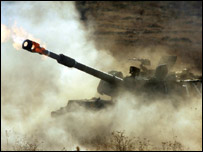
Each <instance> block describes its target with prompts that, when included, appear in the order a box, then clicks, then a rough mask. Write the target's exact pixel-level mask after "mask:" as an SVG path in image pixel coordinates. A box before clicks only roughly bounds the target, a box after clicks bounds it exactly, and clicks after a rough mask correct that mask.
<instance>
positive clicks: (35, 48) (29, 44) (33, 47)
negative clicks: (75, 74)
mask: <svg viewBox="0 0 203 152" xmlns="http://www.w3.org/2000/svg"><path fill="white" fill-rule="evenodd" d="M22 48H23V49H25V50H27V51H29V52H32V53H39V54H41V55H46V56H49V57H50V58H53V59H55V60H57V62H58V63H60V64H63V65H64V66H67V67H70V68H72V67H74V68H76V69H78V70H81V71H83V72H86V73H88V74H90V75H93V76H95V77H97V78H99V79H102V80H104V81H107V82H110V83H114V82H122V81H123V79H121V78H119V77H117V76H114V75H111V74H108V73H105V72H102V71H99V70H96V69H94V68H91V67H88V66H86V65H84V64H81V63H79V62H77V61H75V60H74V59H73V58H70V57H68V56H65V55H63V54H59V55H58V54H55V53H53V52H51V51H48V50H46V49H45V48H43V47H40V45H39V44H38V43H36V42H34V41H31V40H28V39H27V40H25V41H24V42H23V44H22Z"/></svg>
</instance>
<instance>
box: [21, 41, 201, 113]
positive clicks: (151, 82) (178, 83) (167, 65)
mask: <svg viewBox="0 0 203 152" xmlns="http://www.w3.org/2000/svg"><path fill="white" fill-rule="evenodd" d="M22 48H23V49H25V50H27V51H29V52H32V53H39V54H40V55H46V56H48V57H50V58H52V59H55V60H56V61H57V62H58V63H59V64H62V65H64V66H66V67H69V68H76V69H78V70H80V71H82V72H85V73H87V74H89V75H92V76H94V77H97V78H98V79H100V82H99V85H98V87H97V92H98V93H99V94H100V95H107V96H110V97H111V100H103V99H100V98H92V99H84V100H69V101H68V104H67V106H65V107H62V108H60V109H59V110H56V111H53V112H52V113H51V115H52V116H53V117H56V116H60V115H63V114H65V113H67V112H72V111H75V110H77V109H78V107H84V108H86V109H88V110H101V109H104V108H107V107H111V106H112V105H114V103H115V101H114V98H115V97H116V96H118V95H119V94H120V93H121V92H130V93H132V94H133V95H135V96H143V94H144V95H145V96H146V97H149V98H150V99H152V98H157V97H164V98H165V97H170V95H171V94H172V93H176V94H179V95H181V97H188V96H189V95H190V90H195V92H197V94H199V95H201V92H202V91H201V87H199V85H197V84H199V83H202V77H191V78H190V79H188V78H187V79H184V78H183V77H180V76H178V75H177V73H175V72H171V68H172V67H173V65H174V64H175V62H176V59H177V57H176V56H164V57H162V58H161V59H160V62H159V64H158V65H157V67H156V68H155V69H153V70H149V69H147V68H146V67H145V66H146V65H150V61H149V60H147V59H136V58H134V59H133V60H137V61H140V62H141V67H140V68H138V67H135V66H130V70H129V73H130V75H129V76H125V77H124V76H123V73H122V72H120V71H115V70H113V71H109V72H103V71H100V70H97V69H94V68H92V67H90V66H86V65H84V64H82V63H79V62H77V61H76V60H75V59H73V58H71V57H68V56H65V55H63V54H59V55H58V54H55V53H53V52H51V51H48V50H46V49H45V48H42V47H40V45H39V44H38V43H36V42H33V41H31V40H28V39H27V40H25V41H24V42H23V44H22ZM188 86H190V87H188ZM200 86H201V85H200ZM194 88H195V89H194Z"/></svg>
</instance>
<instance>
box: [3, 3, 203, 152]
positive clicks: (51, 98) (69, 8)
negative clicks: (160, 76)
mask: <svg viewBox="0 0 203 152" xmlns="http://www.w3.org/2000/svg"><path fill="white" fill-rule="evenodd" d="M1 4H2V5H1V17H2V20H1V21H2V23H1V39H2V40H1V64H2V66H1V73H2V74H1V110H2V111H1V147H2V149H4V150H7V149H9V148H11V147H15V145H16V142H17V140H16V139H17V138H18V137H19V138H23V137H25V136H26V137H27V140H29V141H31V142H32V141H33V140H35V139H36V140H37V141H39V142H43V143H42V144H40V148H41V149H43V150H62V148H63V147H65V148H67V149H69V150H73V149H74V148H75V147H76V146H77V145H81V146H83V147H84V149H85V148H87V147H85V144H87V145H88V144H89V145H91V141H93V140H94V139H97V138H100V137H104V136H106V137H108V136H109V135H110V134H111V132H112V131H115V130H125V131H126V133H127V135H128V136H139V137H143V138H144V137H146V138H149V139H151V140H152V141H153V142H155V143H160V142H162V141H163V140H172V139H173V137H174V136H177V138H178V140H179V141H180V142H181V143H183V144H184V145H186V147H189V148H190V149H192V150H200V149H201V147H202V145H201V143H202V136H201V135H202V132H201V131H202V125H201V124H202V115H201V111H202V102H201V98H198V99H196V98H194V99H192V100H191V101H188V102H187V104H186V103H185V102H184V103H183V102H182V101H180V106H179V107H178V108H177V107H174V105H173V104H172V103H171V102H170V101H165V100H164V101H153V102H152V103H151V104H140V101H139V99H137V98H136V97H134V96H133V95H131V94H121V95H120V96H119V97H117V104H116V105H115V107H113V108H112V109H106V110H102V111H98V112H90V111H86V110H85V109H83V110H80V111H78V112H73V113H71V114H69V115H64V116H62V117H59V118H57V119H55V118H51V117H50V113H51V111H53V110H56V109H58V108H59V107H61V106H65V105H66V104H67V101H68V100H69V99H84V98H86V99H88V98H92V97H94V96H97V92H96V87H97V85H98V83H99V80H98V79H97V78H94V77H92V76H89V75H87V74H85V73H83V72H80V71H77V70H75V69H69V68H66V67H64V66H61V65H59V64H58V63H57V62H56V61H53V60H52V59H49V58H42V57H41V56H39V55H38V54H31V53H29V52H27V51H24V50H22V49H20V48H19V46H20V45H19V44H21V43H22V41H23V40H24V39H27V38H30V39H33V40H35V41H37V42H40V43H41V44H42V45H43V46H45V47H46V48H47V49H48V50H50V51H53V52H55V53H57V54H60V53H63V54H65V55H67V56H70V57H73V58H75V59H76V60H77V61H79V62H81V63H84V64H86V65H89V66H92V67H94V68H97V69H100V70H103V71H108V70H111V69H115V70H123V69H124V67H127V65H128V64H123V65H122V62H120V63H119V62H118V61H116V60H115V59H114V57H113V56H111V55H110V54H109V53H108V51H106V50H105V51H103V50H97V49H96V47H95V45H94V41H92V40H90V39H88V34H90V33H91V32H92V30H93V29H87V28H85V27H83V25H82V24H81V23H80V21H79V20H80V16H79V14H78V12H77V11H76V9H75V4H74V2H1ZM157 50H159V49H157ZM145 52H147V50H146V51H145ZM146 54H147V53H146ZM156 57H157V56H156ZM155 60H156V59H155ZM120 65H122V66H120ZM124 72H126V69H125V71H124ZM127 72H128V71H127ZM127 72H126V73H127ZM137 105H139V106H137ZM138 107H139V108H138ZM33 142H34V141H33ZM91 146H94V145H91Z"/></svg>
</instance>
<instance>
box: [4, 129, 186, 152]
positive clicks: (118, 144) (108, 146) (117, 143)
mask: <svg viewBox="0 0 203 152" xmlns="http://www.w3.org/2000/svg"><path fill="white" fill-rule="evenodd" d="M6 138H7V143H6V146H1V150H2V151H43V150H45V149H43V148H42V147H41V144H43V143H42V142H39V141H38V140H36V139H34V140H33V139H31V140H29V139H30V138H29V139H28V138H26V137H24V138H22V139H20V138H17V139H16V142H15V144H14V145H11V143H9V135H8V133H7V132H6ZM87 142H89V141H87ZM87 145H88V146H87V148H86V150H96V151H104V150H106V151H185V150H189V149H188V148H186V147H184V146H183V145H182V144H181V143H180V142H178V141H177V140H176V139H174V141H163V142H162V143H160V145H154V144H152V142H151V141H150V140H148V139H146V138H143V139H142V138H139V137H132V138H130V137H128V136H126V135H125V131H114V132H112V134H111V135H110V136H108V137H102V138H101V137H98V140H97V139H94V140H93V141H92V142H91V144H90V143H87ZM90 145H91V146H90ZM64 146H65V144H64ZM82 146H83V147H86V145H85V143H83V144H82ZM46 149H47V148H46ZM60 150H61V151H70V150H69V149H67V148H65V147H64V148H62V149H60ZM80 150H81V148H80V147H79V146H77V147H76V148H75V150H74V151H80Z"/></svg>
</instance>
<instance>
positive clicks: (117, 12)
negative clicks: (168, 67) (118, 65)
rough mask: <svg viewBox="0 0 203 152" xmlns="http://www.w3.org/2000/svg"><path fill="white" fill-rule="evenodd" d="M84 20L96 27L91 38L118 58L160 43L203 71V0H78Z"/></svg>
mask: <svg viewBox="0 0 203 152" xmlns="http://www.w3.org/2000/svg"><path fill="white" fill-rule="evenodd" d="M76 7H77V9H78V10H79V12H80V14H81V21H82V22H83V23H84V25H85V26H86V27H87V28H91V29H94V30H93V33H92V37H91V38H92V39H94V40H95V42H96V46H97V47H98V48H99V49H106V50H109V51H110V52H111V54H113V55H114V56H115V57H116V59H118V60H121V59H123V58H125V57H129V56H132V54H133V56H136V54H140V53H141V50H142V49H141V50H140V49H137V48H143V49H145V48H148V49H147V53H148V54H150V53H153V52H156V49H157V47H161V48H162V49H166V50H167V53H168V54H173V55H178V58H179V61H178V62H180V61H181V62H180V63H182V64H187V63H189V64H190V65H191V68H193V69H197V70H198V71H200V72H201V71H202V70H201V69H202V2H201V1H197V2H195V1H190V2H188V1H185V2H184V1H181V2H174V1H173V2H147V1H145V2H141V1H131V2H127V1H118V2H113V1H105V2H104V1H97V2H95V1H94V2H93V1H86V2H81V1H78V2H76Z"/></svg>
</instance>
